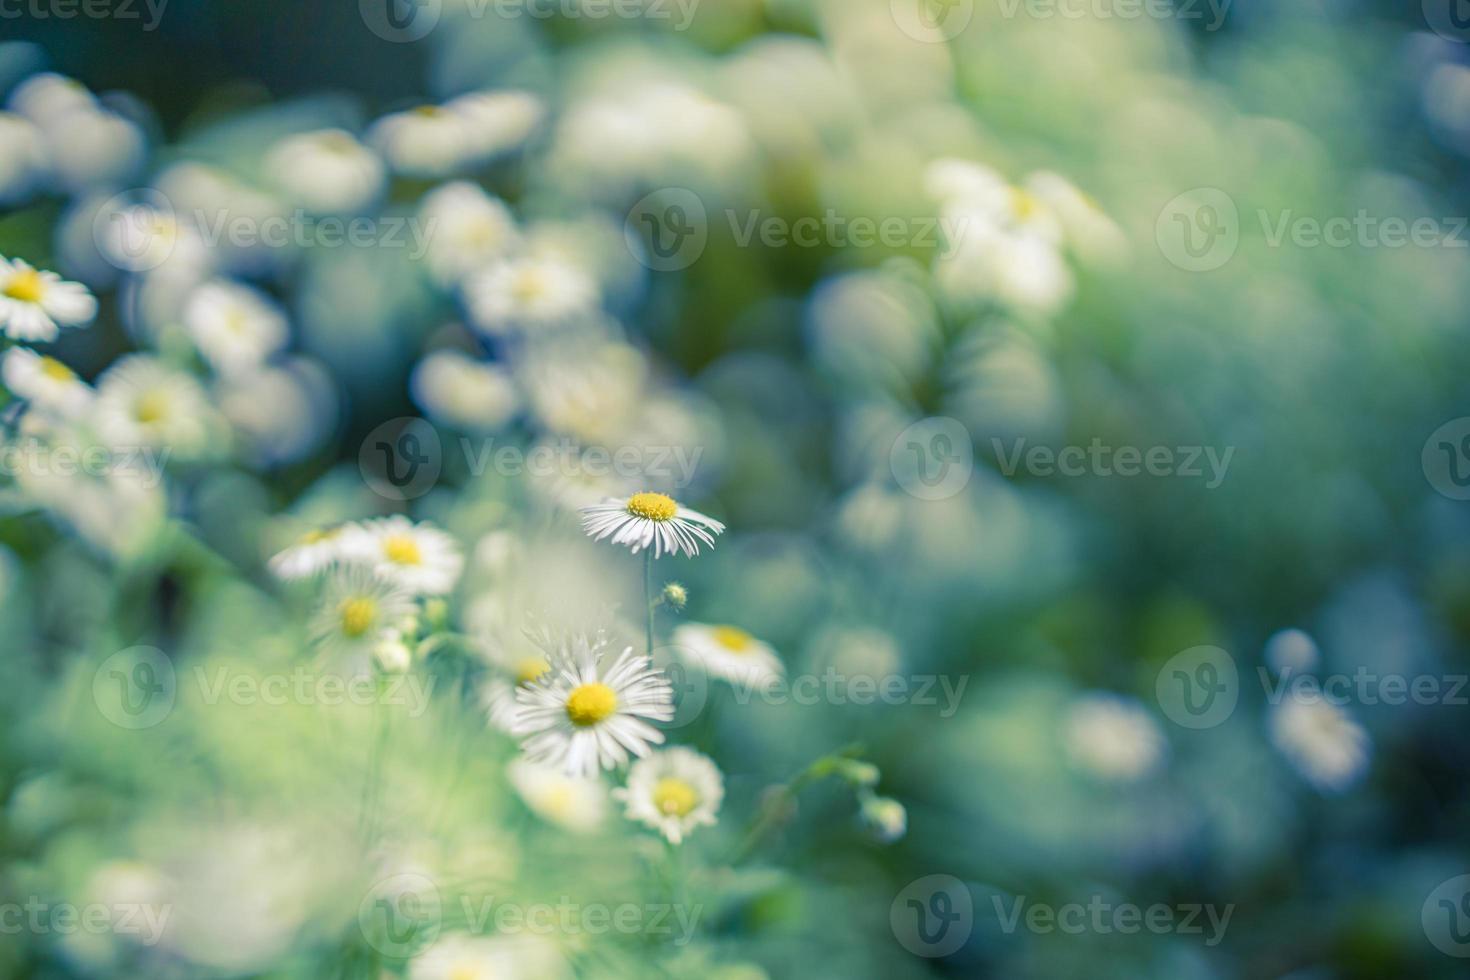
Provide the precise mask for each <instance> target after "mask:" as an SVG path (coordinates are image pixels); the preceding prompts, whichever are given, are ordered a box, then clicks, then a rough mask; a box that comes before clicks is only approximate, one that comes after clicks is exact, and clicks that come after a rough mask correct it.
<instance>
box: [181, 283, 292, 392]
mask: <svg viewBox="0 0 1470 980" xmlns="http://www.w3.org/2000/svg"><path fill="white" fill-rule="evenodd" d="M184 327H185V328H186V329H187V330H188V331H189V336H190V337H191V338H193V340H194V344H195V346H196V347H198V348H199V353H200V354H202V355H204V359H205V360H206V361H208V362H209V365H210V367H212V368H214V369H215V370H216V371H218V372H219V373H221V374H238V373H240V372H243V371H249V370H253V369H254V368H258V367H260V365H261V364H263V363H264V362H265V361H266V359H267V358H269V357H270V356H271V355H272V354H274V353H276V352H277V351H279V350H280V349H281V348H283V347H285V346H286V342H287V340H289V339H290V333H289V331H288V330H287V328H286V317H285V314H283V313H282V312H281V309H280V307H278V306H276V304H275V303H274V302H273V301H272V300H270V299H269V298H267V297H266V295H265V294H264V293H262V292H260V291H259V290H256V289H252V288H251V287H249V286H244V285H241V284H240V283H236V282H230V281H228V280H225V279H217V280H214V281H212V282H207V283H205V284H204V285H202V286H200V287H199V288H198V289H195V290H194V291H193V292H192V293H191V294H190V295H189V299H188V300H187V301H186V302H185V304H184Z"/></svg>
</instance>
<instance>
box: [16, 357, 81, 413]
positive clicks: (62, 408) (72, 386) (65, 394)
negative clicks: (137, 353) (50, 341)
mask: <svg viewBox="0 0 1470 980" xmlns="http://www.w3.org/2000/svg"><path fill="white" fill-rule="evenodd" d="M4 358H5V359H4V365H3V367H0V378H3V380H4V381H5V387H6V388H8V389H9V390H10V393H11V394H13V395H14V396H15V397H17V398H22V399H24V400H25V401H27V402H29V403H30V404H31V406H32V407H33V408H35V409H37V410H39V411H42V412H46V413H50V414H53V415H56V416H59V417H61V418H67V419H73V418H76V417H77V416H79V415H81V414H82V413H83V412H85V411H86V410H87V409H88V408H89V407H90V406H91V404H92V394H93V392H92V388H91V386H89V385H88V384H87V383H86V382H85V381H83V380H82V379H81V378H79V377H77V375H76V372H74V371H73V370H72V369H71V368H69V367H67V366H66V365H65V364H63V363H61V362H60V361H58V360H57V359H56V358H54V357H49V356H46V355H42V354H37V353H36V352H35V351H33V350H31V349H30V348H28V347H12V348H10V350H8V351H6V352H5V354H4Z"/></svg>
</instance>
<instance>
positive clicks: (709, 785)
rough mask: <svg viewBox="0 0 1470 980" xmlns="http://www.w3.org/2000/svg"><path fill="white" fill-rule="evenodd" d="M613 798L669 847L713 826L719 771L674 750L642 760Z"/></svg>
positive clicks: (721, 794)
mask: <svg viewBox="0 0 1470 980" xmlns="http://www.w3.org/2000/svg"><path fill="white" fill-rule="evenodd" d="M614 795H615V796H616V797H617V798H618V799H620V800H622V801H623V803H624V804H626V806H627V815H628V819H629V820H637V821H639V822H640V823H643V824H645V825H647V826H649V827H651V828H653V829H654V830H657V831H658V832H659V833H661V834H663V835H664V836H665V837H667V838H668V839H669V842H670V843H672V844H679V843H682V842H683V840H684V838H685V837H686V836H687V835H688V834H689V833H690V832H691V831H693V830H694V829H695V828H696V827H700V826H713V825H714V823H715V820H716V817H715V815H716V814H717V813H718V812H719V810H720V803H721V801H723V800H724V798H725V781H724V777H722V776H721V775H720V770H719V768H718V767H717V766H716V765H715V764H714V763H713V762H711V761H710V760H709V759H708V758H706V757H705V756H702V755H700V754H699V753H698V752H695V751H694V750H693V749H686V748H683V747H676V748H672V749H667V750H665V751H662V752H655V753H654V754H653V755H651V756H649V757H648V758H646V759H640V760H639V761H638V762H636V763H634V764H633V768H632V769H630V770H629V771H628V786H627V788H626V789H620V790H614Z"/></svg>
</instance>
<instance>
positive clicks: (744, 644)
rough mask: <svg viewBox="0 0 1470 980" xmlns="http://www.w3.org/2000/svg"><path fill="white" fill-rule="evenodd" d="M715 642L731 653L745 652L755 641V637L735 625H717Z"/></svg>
mask: <svg viewBox="0 0 1470 980" xmlns="http://www.w3.org/2000/svg"><path fill="white" fill-rule="evenodd" d="M714 634H715V642H716V643H718V644H719V645H720V646H722V647H724V648H725V649H726V650H729V651H730V652H731V653H744V652H745V651H747V650H749V649H750V648H751V646H752V645H753V644H754V643H755V637H753V636H751V635H750V634H749V633H747V632H745V630H742V629H736V628H735V627H734V626H716V627H715V629H714Z"/></svg>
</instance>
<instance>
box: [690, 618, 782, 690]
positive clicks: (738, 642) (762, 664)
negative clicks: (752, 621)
mask: <svg viewBox="0 0 1470 980" xmlns="http://www.w3.org/2000/svg"><path fill="white" fill-rule="evenodd" d="M673 643H674V646H676V647H678V649H679V652H680V653H681V654H682V655H683V657H684V659H685V660H688V661H689V662H691V663H694V664H698V665H699V666H700V667H703V668H704V670H705V672H706V673H709V674H712V675H714V676H715V677H719V678H722V679H724V680H727V681H729V682H730V683H732V684H737V685H748V686H752V687H764V686H765V685H767V684H770V683H771V682H772V681H776V680H779V679H780V678H781V677H782V676H784V675H785V673H786V668H785V665H783V664H782V663H781V658H780V657H779V656H778V655H777V654H776V651H775V650H773V649H772V648H771V645H770V644H768V643H764V642H762V641H761V640H757V639H756V638H755V637H753V636H751V635H750V634H749V633H747V632H745V630H743V629H739V628H737V627H734V626H707V625H705V624H703V623H684V624H683V625H681V626H678V627H676V628H675V629H674V636H673Z"/></svg>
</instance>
